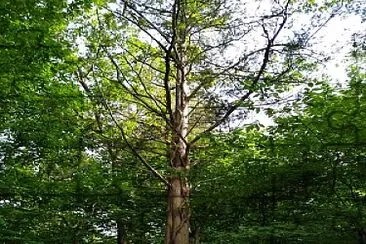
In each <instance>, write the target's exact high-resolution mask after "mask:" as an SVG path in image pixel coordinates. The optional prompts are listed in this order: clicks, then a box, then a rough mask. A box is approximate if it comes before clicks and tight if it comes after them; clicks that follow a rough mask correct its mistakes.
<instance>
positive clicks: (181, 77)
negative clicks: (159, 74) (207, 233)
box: [165, 1, 190, 244]
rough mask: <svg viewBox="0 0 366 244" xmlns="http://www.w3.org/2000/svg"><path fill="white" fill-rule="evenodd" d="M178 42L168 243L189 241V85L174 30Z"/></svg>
mask: <svg viewBox="0 0 366 244" xmlns="http://www.w3.org/2000/svg"><path fill="white" fill-rule="evenodd" d="M176 4H177V8H180V11H179V10H177V11H176V16H175V17H174V18H176V20H175V21H178V19H179V21H184V20H183V19H182V18H184V17H182V16H183V15H182V16H180V14H179V13H182V9H183V8H184V5H183V3H182V2H180V1H177V2H176ZM175 31H176V34H177V40H176V41H177V42H176V44H174V46H175V50H176V51H177V54H178V55H177V57H176V61H175V68H176V77H175V84H176V86H175V87H176V88H175V109H174V121H173V130H172V145H171V149H170V150H171V153H170V167H171V169H172V175H171V176H170V177H169V186H168V211H167V224H166V233H165V243H166V244H188V243H189V214H190V210H189V184H188V182H187V178H186V177H185V175H186V174H187V173H188V171H189V158H188V155H189V146H188V143H187V134H188V117H189V116H188V114H189V102H188V96H189V88H188V84H187V80H186V76H187V73H188V71H187V67H188V64H187V61H186V60H187V58H186V48H185V39H186V38H185V36H186V33H185V31H181V32H180V31H179V30H178V29H176V30H175Z"/></svg>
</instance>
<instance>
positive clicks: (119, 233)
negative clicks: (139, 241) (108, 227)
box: [117, 219, 126, 244]
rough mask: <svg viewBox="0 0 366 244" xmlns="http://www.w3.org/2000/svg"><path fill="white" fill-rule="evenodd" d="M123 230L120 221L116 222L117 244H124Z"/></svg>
mask: <svg viewBox="0 0 366 244" xmlns="http://www.w3.org/2000/svg"><path fill="white" fill-rule="evenodd" d="M124 235H125V228H124V225H123V223H122V221H121V220H120V219H118V220H117V244H126V241H125V239H124Z"/></svg>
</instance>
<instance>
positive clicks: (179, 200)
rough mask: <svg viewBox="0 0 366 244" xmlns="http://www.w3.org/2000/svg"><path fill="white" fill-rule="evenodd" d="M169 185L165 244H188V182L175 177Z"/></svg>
mask: <svg viewBox="0 0 366 244" xmlns="http://www.w3.org/2000/svg"><path fill="white" fill-rule="evenodd" d="M169 183H170V187H169V189H168V213H167V215H168V216H167V225H166V232H165V244H188V243H189V211H190V210H189V205H188V196H189V190H188V188H187V180H186V179H185V178H183V177H181V176H174V177H171V178H170V180H169Z"/></svg>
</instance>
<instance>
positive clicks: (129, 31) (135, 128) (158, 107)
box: [71, 0, 339, 243]
mask: <svg viewBox="0 0 366 244" xmlns="http://www.w3.org/2000/svg"><path fill="white" fill-rule="evenodd" d="M313 7H314V8H313ZM253 9H257V11H252V10H253ZM304 9H305V11H307V13H308V14H309V15H311V18H313V19H316V20H317V21H320V22H324V23H326V22H327V21H328V20H329V19H330V18H332V17H333V16H334V15H335V14H336V13H337V11H338V10H339V8H337V7H334V6H331V8H329V11H328V8H326V10H324V8H318V6H313V4H312V2H309V3H307V2H306V3H305V5H304V4H303V3H298V2H292V1H278V2H273V3H271V4H270V5H268V6H264V5H261V4H256V3H254V4H250V3H246V2H244V1H205V2H202V1H183V0H174V1H143V2H141V1H119V2H109V1H106V2H103V1H99V2H98V3H97V4H95V5H94V6H93V7H92V8H91V10H90V11H87V12H86V13H85V14H84V15H83V16H82V17H80V18H79V19H78V20H77V21H75V24H74V28H73V29H74V30H75V31H74V32H73V33H72V34H71V35H73V36H74V38H75V40H76V39H77V37H78V36H79V38H80V37H81V38H83V40H84V42H83V43H82V45H81V46H83V47H82V49H80V48H79V54H78V56H79V61H80V62H79V63H78V64H77V65H78V66H79V69H78V72H77V75H76V80H77V82H79V83H80V84H81V86H82V87H83V88H84V90H85V92H86V93H87V94H88V97H89V98H90V99H91V101H93V102H94V103H95V104H99V105H102V107H103V108H101V107H99V108H98V112H97V114H96V116H95V117H96V118H97V121H96V123H97V124H99V123H101V124H108V125H110V124H111V123H113V124H114V125H115V126H116V127H117V128H118V130H119V132H120V137H121V139H122V140H123V141H124V143H125V144H126V146H127V148H129V150H130V151H131V153H133V155H135V157H136V158H137V159H138V160H139V161H140V162H141V163H142V164H143V165H145V166H146V167H147V168H148V170H149V171H151V173H152V174H154V175H155V176H156V177H157V178H158V179H159V180H160V181H161V184H162V185H164V186H166V187H167V195H168V201H167V208H168V211H167V222H166V236H165V243H188V242H189V219H190V208H189V195H190V190H191V189H190V184H189V182H188V178H187V177H188V175H189V173H190V168H191V166H192V165H191V164H192V163H191V162H190V155H191V151H192V150H195V149H196V148H198V144H199V141H200V139H201V138H202V137H203V136H204V135H206V134H207V133H209V132H211V131H213V130H215V129H216V128H218V127H222V126H224V125H225V123H227V122H228V121H230V118H231V119H232V118H233V116H234V115H236V116H239V117H242V116H243V110H244V113H245V112H246V109H250V108H252V104H253V101H255V100H256V99H261V100H267V101H268V102H272V100H275V99H276V96H277V95H278V93H279V92H281V91H283V90H285V89H286V87H288V85H289V84H290V83H293V82H294V83H297V82H301V81H302V78H301V75H300V70H301V69H303V68H307V67H309V66H308V65H307V64H306V61H305V59H304V57H303V55H308V54H309V53H308V52H307V50H306V49H305V48H306V47H307V46H308V44H310V43H311V41H312V39H313V38H314V35H315V34H316V33H317V30H319V28H321V27H322V26H323V25H322V24H320V25H319V26H317V27H316V26H315V27H314V26H311V24H310V25H307V24H304V26H302V28H301V30H295V29H293V30H291V26H292V25H293V22H294V19H295V18H296V15H297V14H298V13H302V12H303V11H304ZM315 9H318V10H315ZM319 16H320V17H319ZM324 16H325V17H324ZM79 33H81V34H79ZM254 42H255V44H256V45H253V43H254ZM98 121H99V122H98ZM157 143H158V144H157ZM157 145H158V146H157ZM153 155H155V156H156V155H161V157H160V160H159V162H158V163H157V164H155V165H152V163H151V160H150V158H152V157H153ZM164 157H165V159H164ZM164 161H165V163H164Z"/></svg>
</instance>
